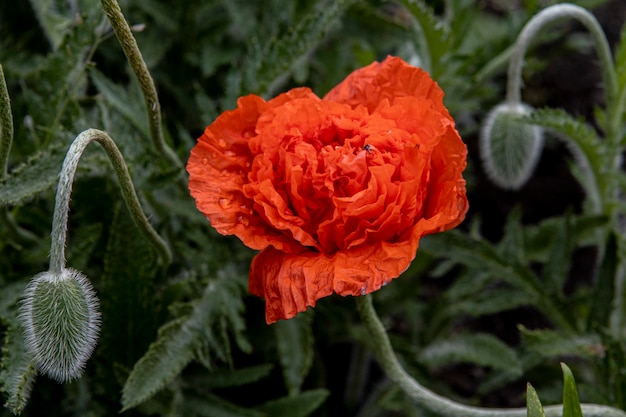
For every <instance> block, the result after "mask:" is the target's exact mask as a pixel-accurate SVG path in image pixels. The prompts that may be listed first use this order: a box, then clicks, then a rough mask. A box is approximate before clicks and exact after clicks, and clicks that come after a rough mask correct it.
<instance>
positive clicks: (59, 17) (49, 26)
mask: <svg viewBox="0 0 626 417" xmlns="http://www.w3.org/2000/svg"><path fill="white" fill-rule="evenodd" d="M30 4H31V6H32V7H33V10H34V11H35V15H36V16H37V20H39V25H41V28H42V29H43V32H44V33H45V35H46V37H47V38H48V41H49V42H50V45H51V46H52V49H57V48H58V47H59V46H61V43H62V42H63V38H64V37H65V35H66V34H67V32H68V29H69V28H70V26H71V25H72V16H70V15H67V13H66V15H64V14H63V13H61V11H60V10H59V6H60V5H61V2H58V1H53V0H30Z"/></svg>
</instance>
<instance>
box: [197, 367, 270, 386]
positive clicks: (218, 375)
mask: <svg viewBox="0 0 626 417" xmlns="http://www.w3.org/2000/svg"><path fill="white" fill-rule="evenodd" d="M272 369H274V365H272V364H265V365H259V366H251V367H249V368H243V369H234V370H223V369H220V370H216V371H213V372H210V373H208V374H207V375H202V376H201V377H199V378H198V380H197V384H198V385H200V386H202V387H203V388H207V389H210V388H228V387H237V386H240V385H245V384H250V383H252V382H256V381H258V380H259V379H263V378H265V377H266V376H267V375H269V373H270V372H271V371H272Z"/></svg>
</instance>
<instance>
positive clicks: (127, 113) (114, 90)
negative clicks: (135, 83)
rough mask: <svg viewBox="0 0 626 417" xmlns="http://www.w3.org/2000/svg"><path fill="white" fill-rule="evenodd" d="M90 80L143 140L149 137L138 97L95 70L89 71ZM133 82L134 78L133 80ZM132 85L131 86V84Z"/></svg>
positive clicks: (143, 103) (142, 106)
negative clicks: (140, 134) (139, 133)
mask: <svg viewBox="0 0 626 417" xmlns="http://www.w3.org/2000/svg"><path fill="white" fill-rule="evenodd" d="M89 75H90V77H91V80H92V81H93V83H94V84H95V86H96V88H97V89H98V91H100V93H102V95H103V96H104V99H105V100H106V102H107V103H109V104H110V105H111V107H113V108H114V109H115V110H116V111H117V112H119V113H120V114H121V115H122V116H124V118H125V119H126V120H127V121H128V122H129V123H130V124H132V125H133V127H135V129H137V130H138V131H139V132H141V133H142V135H143V136H144V137H145V138H149V137H150V132H149V131H148V120H147V118H146V110H145V107H146V106H145V102H144V101H143V99H141V98H140V96H139V95H136V94H130V93H129V92H128V89H127V88H124V87H122V86H120V85H118V84H115V83H113V82H112V81H111V80H109V79H108V78H107V77H106V76H105V75H104V74H102V73H101V72H100V71H98V70H96V69H95V68H91V69H90V70H89ZM133 80H134V78H133ZM131 85H132V84H131Z"/></svg>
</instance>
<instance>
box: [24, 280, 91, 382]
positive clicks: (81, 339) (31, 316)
mask: <svg viewBox="0 0 626 417" xmlns="http://www.w3.org/2000/svg"><path fill="white" fill-rule="evenodd" d="M98 310H99V303H98V298H97V296H96V292H95V291H94V289H93V287H92V285H91V283H90V282H89V280H88V279H87V277H85V276H84V275H83V274H81V273H80V272H78V271H76V270H74V269H64V270H63V271H61V274H56V273H53V272H51V271H46V272H42V273H39V274H37V275H35V277H33V279H32V280H31V282H30V283H29V284H28V286H27V287H26V290H25V292H24V296H23V299H22V304H21V306H20V315H19V319H20V322H21V323H22V326H23V329H24V337H25V342H26V346H27V348H28V349H29V351H30V353H31V354H32V355H33V357H34V359H35V363H36V364H37V367H38V369H39V371H41V372H42V373H44V374H46V375H48V376H49V377H51V378H53V379H55V380H57V381H59V382H68V381H71V380H73V379H76V378H78V377H80V375H81V374H82V372H83V369H84V367H85V364H86V362H87V360H88V359H89V357H90V356H91V354H92V352H93V350H94V348H95V346H96V342H97V339H98V333H99V330H100V312H99V311H98Z"/></svg>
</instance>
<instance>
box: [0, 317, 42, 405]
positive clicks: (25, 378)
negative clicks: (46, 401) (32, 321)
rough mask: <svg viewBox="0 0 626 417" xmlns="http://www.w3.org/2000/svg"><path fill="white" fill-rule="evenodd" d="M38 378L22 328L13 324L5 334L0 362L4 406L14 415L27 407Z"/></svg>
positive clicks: (0, 383)
mask: <svg viewBox="0 0 626 417" xmlns="http://www.w3.org/2000/svg"><path fill="white" fill-rule="evenodd" d="M36 376H37V370H36V367H35V361H34V359H33V357H32V356H31V355H30V354H29V353H28V349H26V346H25V342H24V336H23V334H22V330H21V328H19V326H18V325H17V323H15V322H13V323H12V324H10V325H9V328H8V330H7V332H6V334H5V345H4V347H3V348H2V361H0V389H1V390H2V392H4V393H5V395H6V403H5V404H4V406H5V407H7V408H8V409H9V410H11V412H12V413H13V414H20V413H21V412H22V411H23V410H24V407H26V405H27V402H28V398H29V397H30V392H31V390H32V387H33V384H34V382H35V377H36Z"/></svg>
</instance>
